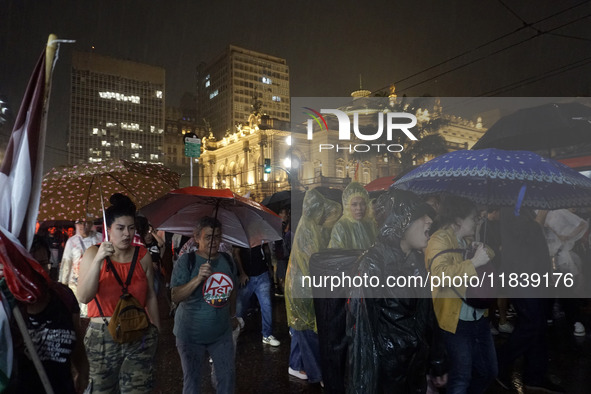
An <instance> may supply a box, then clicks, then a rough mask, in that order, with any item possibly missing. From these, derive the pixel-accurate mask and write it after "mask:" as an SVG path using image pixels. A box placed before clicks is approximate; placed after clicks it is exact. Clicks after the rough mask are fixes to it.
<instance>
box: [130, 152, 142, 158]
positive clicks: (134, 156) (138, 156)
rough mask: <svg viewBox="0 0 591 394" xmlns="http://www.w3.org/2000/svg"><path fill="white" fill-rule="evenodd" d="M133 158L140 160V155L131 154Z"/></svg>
mask: <svg viewBox="0 0 591 394" xmlns="http://www.w3.org/2000/svg"><path fill="white" fill-rule="evenodd" d="M131 158H132V159H139V158H140V154H139V153H132V154H131Z"/></svg>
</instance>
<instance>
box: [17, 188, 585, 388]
mask: <svg viewBox="0 0 591 394" xmlns="http://www.w3.org/2000/svg"><path fill="white" fill-rule="evenodd" d="M110 202H111V206H110V207H108V208H107V209H106V211H105V218H106V223H105V234H104V235H103V234H100V233H97V232H96V231H95V229H94V223H93V221H92V220H89V218H80V219H79V220H77V221H76V222H75V225H74V226H75V228H73V229H72V230H73V231H72V234H70V236H69V238H67V240H66V239H65V238H64V237H62V236H61V235H60V234H58V231H57V230H56V229H55V227H53V230H52V229H51V228H50V231H48V233H47V236H44V238H41V237H37V242H36V243H34V245H33V248H32V253H33V256H34V257H35V258H36V259H37V260H38V261H39V262H41V263H44V264H45V267H46V268H47V270H48V274H49V275H48V277H52V279H54V280H49V281H47V292H45V294H46V296H44V297H43V298H42V299H41V300H39V301H38V302H36V303H34V304H23V305H22V308H21V309H22V310H23V312H24V314H25V316H26V318H27V319H26V322H27V328H28V330H29V333H30V335H31V337H32V339H33V342H34V344H35V346H36V348H37V351H38V352H39V353H40V356H41V360H42V363H43V365H44V367H45V369H46V372H47V375H48V376H49V381H50V384H51V385H52V386H53V390H54V392H56V393H57V392H59V393H81V392H83V391H84V390H88V392H92V393H117V392H122V393H149V392H151V390H152V387H153V379H154V374H153V371H154V359H155V356H156V352H157V348H158V336H159V330H160V317H159V316H160V314H159V313H160V312H159V310H158V305H159V302H158V297H164V298H165V299H166V303H167V304H168V305H169V306H170V314H171V315H173V316H174V329H173V333H174V335H175V337H176V348H177V351H178V354H179V357H180V360H181V365H182V369H183V393H199V392H200V391H201V385H202V383H203V379H204V376H203V374H202V372H203V370H204V369H203V365H204V364H205V363H206V362H207V360H208V358H209V360H210V362H211V363H212V364H213V373H212V383H213V386H214V387H215V388H216V390H217V392H218V393H234V392H236V370H235V354H236V346H237V345H238V342H237V338H238V335H239V333H240V331H241V329H243V328H244V324H245V317H246V315H247V314H248V313H249V311H251V310H252V309H251V308H250V306H251V304H252V303H253V302H256V303H258V311H259V312H260V318H261V327H262V332H261V340H262V342H263V344H265V345H268V346H273V347H277V346H281V344H282V342H284V341H286V340H287V338H286V339H282V341H279V340H278V339H277V338H276V337H275V336H274V331H273V308H272V297H273V295H274V294H276V295H278V296H281V297H284V301H285V308H286V314H287V325H288V326H289V333H290V337H291V338H290V339H289V341H290V344H289V346H290V355H289V360H286V365H285V366H286V372H287V373H288V374H289V375H290V376H292V377H294V378H296V379H301V380H305V381H307V382H309V383H310V384H321V385H322V386H323V387H326V390H327V392H331V393H344V392H347V393H385V392H397V393H398V392H400V393H426V392H428V393H437V392H439V391H440V390H441V392H445V393H448V394H456V393H458V394H460V393H484V392H485V391H486V390H487V389H488V388H489V387H490V386H491V385H493V384H499V385H500V386H501V387H503V388H505V389H511V375H512V373H513V369H514V365H513V364H514V361H515V360H516V359H517V358H518V357H520V356H523V357H525V363H524V367H523V368H524V370H523V374H522V375H523V383H524V385H525V387H529V388H537V389H544V390H547V392H563V391H562V389H561V387H560V386H558V385H556V384H555V383H553V382H552V381H551V380H550V379H549V378H548V374H547V345H546V338H545V335H546V329H547V325H548V319H552V318H553V317H556V316H553V315H552V312H553V308H554V312H555V313H554V314H556V308H560V309H562V310H564V312H565V314H566V318H567V321H568V322H569V324H570V325H571V326H572V329H573V334H574V335H577V336H580V335H585V327H584V324H583V321H582V317H581V314H580V306H581V299H580V298H579V297H580V294H582V293H581V289H577V288H574V289H572V293H570V298H567V299H564V298H561V299H560V300H557V301H556V302H554V301H555V300H553V299H550V300H549V299H548V297H542V296H540V295H537V294H534V295H532V294H530V293H525V292H524V293H523V294H514V293H512V294H500V295H498V296H497V297H496V299H495V300H492V301H491V300H487V301H486V302H484V301H482V300H474V299H473V298H471V297H472V296H471V295H470V293H469V289H468V288H467V287H466V286H457V287H456V286H445V285H441V286H435V287H434V288H433V289H432V291H431V289H430V288H429V287H404V288H402V287H400V288H397V287H389V288H387V289H386V290H384V291H383V292H381V293H375V292H372V291H371V289H368V288H364V287H358V288H355V289H353V290H351V291H349V293H347V294H346V296H344V297H341V299H337V300H335V301H332V302H331V303H329V304H327V303H324V304H323V303H322V300H315V299H314V294H313V293H312V289H311V288H310V287H306V286H303V285H302V278H303V277H306V276H309V275H310V274H311V271H313V270H314V269H315V265H318V264H321V265H322V264H323V262H324V261H327V260H323V259H330V258H331V256H333V257H335V261H336V262H337V264H340V265H341V267H345V266H346V267H347V268H346V269H347V270H348V271H347V272H349V273H351V274H352V275H360V276H363V275H368V276H376V277H380V278H385V277H390V276H392V277H395V276H405V275H406V276H411V275H431V276H433V277H437V276H443V275H451V276H460V277H464V276H467V277H472V276H477V275H479V272H481V270H482V269H483V267H484V268H487V269H488V268H490V267H492V268H493V269H496V270H497V271H504V272H526V273H535V272H553V271H558V272H562V273H571V274H573V275H574V276H576V277H577V278H582V276H583V275H584V274H585V269H584V260H588V259H589V256H590V255H589V242H588V241H589V236H588V230H589V228H588V227H589V226H588V221H587V220H585V219H584V218H582V217H581V216H578V215H577V214H576V212H574V210H566V209H564V210H557V211H550V212H547V211H533V210H531V209H528V208H521V210H520V212H518V211H517V210H516V209H513V208H499V207H478V206H476V205H475V204H474V203H472V202H471V201H469V200H467V199H464V198H461V197H456V196H451V195H444V196H433V195H431V196H427V198H422V197H419V196H417V195H415V194H413V193H411V192H408V191H400V190H395V189H391V190H389V191H387V192H383V193H382V194H381V195H380V196H379V197H377V198H373V199H372V198H370V196H369V194H368V193H367V191H366V190H365V189H364V187H363V186H362V185H361V184H359V183H356V182H353V183H351V184H349V185H348V186H347V187H346V188H345V190H344V191H343V193H342V200H341V201H334V200H332V199H330V198H329V197H327V196H325V195H323V193H322V192H321V191H319V190H317V189H312V190H309V191H307V192H306V194H305V197H304V200H303V207H302V216H301V218H300V220H299V223H298V226H297V229H292V228H291V218H290V209H289V208H290V207H289V205H286V206H284V207H282V208H281V210H280V212H279V213H280V216H281V218H282V222H283V225H282V229H281V236H282V239H281V240H280V241H276V242H272V243H263V244H261V245H256V246H254V247H252V248H240V247H237V246H233V245H228V244H226V243H225V242H223V241H222V234H223V233H224V224H223V223H221V222H220V221H219V220H218V219H216V218H214V217H209V216H206V217H202V218H196V220H195V228H194V232H193V237H192V238H188V237H181V236H179V235H175V234H170V233H164V232H161V231H156V229H154V228H153V227H152V226H151V225H150V223H149V222H148V220H147V219H146V218H145V217H143V216H141V215H138V213H137V212H136V207H135V205H134V204H133V202H132V201H131V200H130V199H129V198H128V197H127V196H124V195H121V194H115V195H113V196H111V199H110ZM317 256H322V258H320V259H319V258H318V257H317ZM56 261H57V263H56ZM318 261H320V262H318ZM326 264H328V263H326ZM343 269H344V268H343ZM577 283H584V281H582V280H579V281H577ZM523 291H525V290H523ZM130 298H133V300H132V301H133V302H135V304H133V305H135V306H134V307H133V308H135V309H136V310H135V312H134V313H135V314H134V315H133V317H126V316H127V315H126V314H125V313H126V312H123V310H124V309H126V308H122V307H121V304H122V303H123V302H131V301H130ZM317 301H318V302H317ZM479 301H480V302H479ZM125 305H127V304H125ZM160 305H162V303H160ZM129 308H131V307H127V309H129ZM133 308H131V309H133ZM509 309H512V310H514V311H515V313H516V319H515V320H514V322H513V323H512V322H511V321H509V319H508V317H507V316H508V310H509ZM327 311H328V312H327ZM329 314H330V317H329ZM129 316H132V315H129ZM496 316H498V318H497V317H496ZM81 318H83V319H86V320H85V321H87V322H88V327H87V329H86V333H84V332H83V328H82V325H81V321H84V320H81ZM143 321H146V324H143V323H142V322H143ZM327 327H329V329H327ZM127 330H130V331H127ZM128 332H129V337H126V336H125V334H127V333H128ZM499 332H501V333H503V334H505V335H507V336H508V339H507V341H506V342H505V343H504V344H503V345H502V346H500V347H495V342H494V340H493V335H497V334H498V333H499ZM113 333H116V334H117V335H116V334H113ZM118 334H122V336H121V337H120V336H119V335H118ZM122 338H123V339H122ZM125 338H127V339H125ZM17 349H21V350H20V352H17V354H18V357H17V358H16V360H17V365H18V368H17V370H18V371H19V373H18V374H17V375H16V378H13V381H12V382H11V385H10V386H9V390H12V391H9V392H19V391H21V392H41V391H36V390H42V384H43V382H42V381H41V380H40V379H36V378H35V379H27V378H26V377H27V376H28V375H29V374H33V375H35V374H34V373H33V372H32V371H33V369H34V366H33V365H32V361H31V358H30V357H28V356H27V354H26V352H25V351H24V350H22V347H21V348H19V347H18V346H17ZM495 380H496V382H497V383H495ZM23 390H24V391H23Z"/></svg>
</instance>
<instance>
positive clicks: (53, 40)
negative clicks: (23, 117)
mask: <svg viewBox="0 0 591 394" xmlns="http://www.w3.org/2000/svg"><path fill="white" fill-rule="evenodd" d="M56 50H57V36H56V35H55V34H50V35H49V37H48V38H47V46H46V47H45V99H46V100H47V97H48V96H49V92H50V91H51V89H50V88H51V71H52V69H53V58H54V57H55V51H56Z"/></svg>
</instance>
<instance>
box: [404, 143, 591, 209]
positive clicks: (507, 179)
mask: <svg viewBox="0 0 591 394" xmlns="http://www.w3.org/2000/svg"><path fill="white" fill-rule="evenodd" d="M393 187H395V188H397V189H405V190H410V191H413V192H415V193H417V194H423V195H424V194H432V193H443V192H446V193H450V194H454V195H458V196H461V197H466V198H468V199H470V200H472V201H474V202H476V203H477V204H483V205H487V206H520V205H523V206H528V207H532V208H538V209H559V208H571V207H586V206H591V179H589V178H587V177H585V176H583V175H581V174H579V173H578V172H576V171H575V170H573V169H571V168H569V167H567V166H565V165H564V164H562V163H559V162H557V161H555V160H552V159H548V158H545V157H542V156H540V155H537V154H535V153H533V152H527V151H503V150H500V149H482V150H477V151H473V150H459V151H455V152H450V153H447V154H445V155H442V156H438V157H436V158H434V159H433V160H430V161H428V162H427V163H425V164H423V165H420V166H419V167H417V168H415V169H414V170H413V171H411V172H409V173H408V174H406V175H405V176H403V177H402V178H400V179H399V180H398V181H396V183H394V186H393Z"/></svg>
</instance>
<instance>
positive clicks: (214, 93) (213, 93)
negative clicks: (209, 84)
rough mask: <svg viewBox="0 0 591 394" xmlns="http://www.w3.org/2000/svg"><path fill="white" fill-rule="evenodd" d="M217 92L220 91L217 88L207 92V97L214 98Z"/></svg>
mask: <svg viewBox="0 0 591 394" xmlns="http://www.w3.org/2000/svg"><path fill="white" fill-rule="evenodd" d="M219 93H220V92H219V90H217V89H216V90H214V91H213V92H211V93H210V94H209V99H210V100H211V99H212V98H214V97H215V96H217V95H218V94H219Z"/></svg>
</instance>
